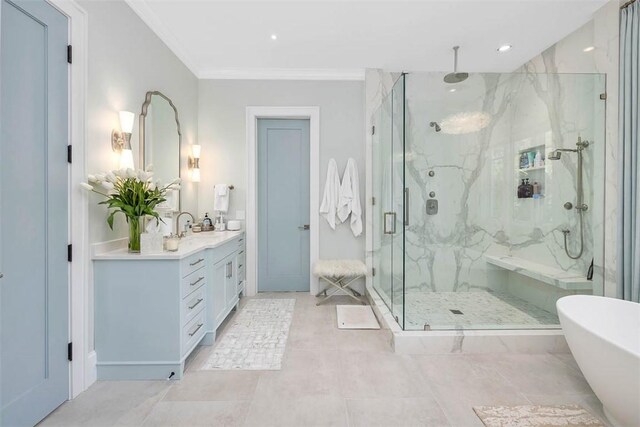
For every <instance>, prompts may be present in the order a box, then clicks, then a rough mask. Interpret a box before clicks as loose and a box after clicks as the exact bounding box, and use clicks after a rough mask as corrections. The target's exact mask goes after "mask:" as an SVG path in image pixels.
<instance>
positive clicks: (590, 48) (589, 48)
mask: <svg viewBox="0 0 640 427" xmlns="http://www.w3.org/2000/svg"><path fill="white" fill-rule="evenodd" d="M594 49H595V47H593V46H587V47H585V48H584V49H582V51H583V52H591V51H592V50H594Z"/></svg>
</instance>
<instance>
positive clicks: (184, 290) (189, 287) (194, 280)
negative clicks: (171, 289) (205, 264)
mask: <svg viewBox="0 0 640 427" xmlns="http://www.w3.org/2000/svg"><path fill="white" fill-rule="evenodd" d="M205 283H207V269H206V268H200V269H198V270H196V271H194V272H193V273H191V274H189V275H188V276H187V277H184V278H183V279H182V280H181V282H180V295H181V297H182V298H185V297H186V296H187V295H189V294H190V293H191V292H193V291H195V290H196V289H199V288H200V287H202V285H204V284H205Z"/></svg>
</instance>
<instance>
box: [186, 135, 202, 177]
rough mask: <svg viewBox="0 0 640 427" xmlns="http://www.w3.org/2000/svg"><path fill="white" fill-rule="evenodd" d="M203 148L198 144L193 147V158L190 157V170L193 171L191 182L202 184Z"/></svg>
mask: <svg viewBox="0 0 640 427" xmlns="http://www.w3.org/2000/svg"><path fill="white" fill-rule="evenodd" d="M201 150H202V147H200V145H198V144H193V145H191V157H189V168H190V169H191V181H193V182H200V151H201Z"/></svg>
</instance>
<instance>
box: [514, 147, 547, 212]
mask: <svg viewBox="0 0 640 427" xmlns="http://www.w3.org/2000/svg"><path fill="white" fill-rule="evenodd" d="M545 149H546V145H545V144H540V145H535V146H530V147H528V148H523V149H520V150H519V151H518V153H517V155H516V156H515V169H516V170H517V177H516V180H517V183H516V185H517V188H516V196H517V198H518V199H533V200H537V199H541V198H543V197H544V189H545V170H546V166H545V161H546V158H545Z"/></svg>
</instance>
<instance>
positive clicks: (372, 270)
mask: <svg viewBox="0 0 640 427" xmlns="http://www.w3.org/2000/svg"><path fill="white" fill-rule="evenodd" d="M371 275H372V276H375V275H376V268H375V267H373V268H372V269H371Z"/></svg>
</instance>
